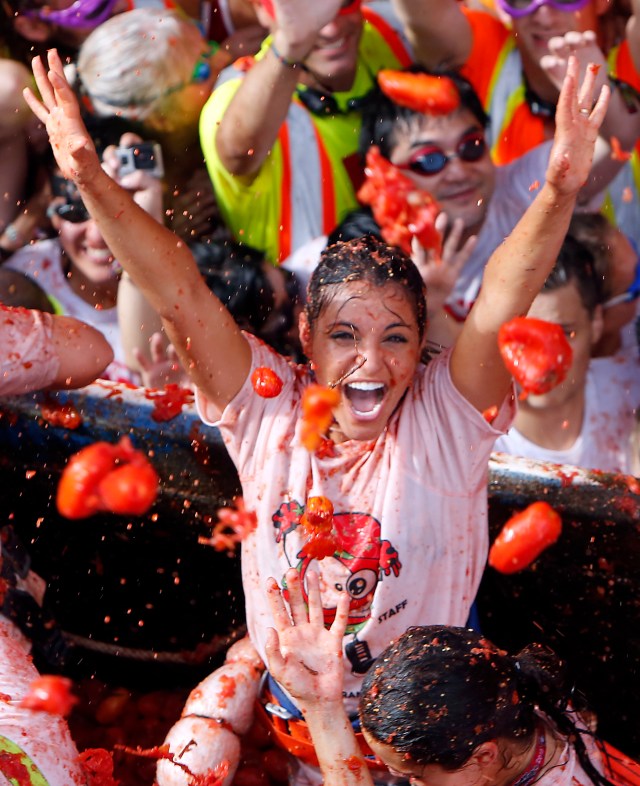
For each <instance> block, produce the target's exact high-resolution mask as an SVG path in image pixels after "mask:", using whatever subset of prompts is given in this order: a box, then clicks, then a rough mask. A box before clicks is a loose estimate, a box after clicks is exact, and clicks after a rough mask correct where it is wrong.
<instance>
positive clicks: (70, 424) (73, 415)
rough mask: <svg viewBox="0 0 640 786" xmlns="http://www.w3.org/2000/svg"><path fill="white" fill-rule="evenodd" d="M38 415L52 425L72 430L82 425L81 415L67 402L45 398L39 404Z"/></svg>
mask: <svg viewBox="0 0 640 786" xmlns="http://www.w3.org/2000/svg"><path fill="white" fill-rule="evenodd" d="M40 415H41V416H42V418H43V419H44V420H46V421H47V423H49V424H50V425H52V426H59V427H61V428H68V429H72V430H73V429H77V428H80V426H81V425H82V415H81V414H80V413H79V412H78V410H77V409H76V408H75V407H74V406H73V404H69V403H66V404H62V403H60V402H59V401H54V400H48V399H47V400H46V401H43V402H42V403H41V404H40Z"/></svg>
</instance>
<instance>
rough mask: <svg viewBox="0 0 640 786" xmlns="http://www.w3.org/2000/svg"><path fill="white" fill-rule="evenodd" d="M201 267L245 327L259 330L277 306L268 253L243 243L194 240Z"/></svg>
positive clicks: (203, 275) (192, 244) (196, 256)
mask: <svg viewBox="0 0 640 786" xmlns="http://www.w3.org/2000/svg"><path fill="white" fill-rule="evenodd" d="M189 248H190V250H191V253H192V254H193V256H194V258H195V260H196V264H197V266H198V270H199V271H200V274H201V275H202V277H203V278H204V280H205V281H206V283H207V286H208V287H209V289H210V290H211V291H212V292H213V293H214V294H215V295H216V297H217V298H218V299H219V300H220V301H221V302H222V303H224V305H225V306H226V307H227V308H228V309H229V311H230V313H231V315H232V316H233V318H234V319H235V320H236V322H238V323H239V324H240V325H241V326H243V327H246V328H247V329H249V330H250V331H252V332H254V333H257V332H259V330H260V328H261V327H262V326H263V325H264V323H265V322H266V320H267V317H268V316H269V313H270V312H271V310H272V309H273V304H274V297H273V290H272V288H271V284H270V283H269V281H268V279H267V277H266V274H265V272H264V270H263V268H262V264H263V262H264V254H262V253H261V252H260V251H257V250H256V249H255V248H251V247H250V246H244V245H241V244H239V243H232V242H228V243H227V242H222V243H215V242H212V243H191V244H190V245H189Z"/></svg>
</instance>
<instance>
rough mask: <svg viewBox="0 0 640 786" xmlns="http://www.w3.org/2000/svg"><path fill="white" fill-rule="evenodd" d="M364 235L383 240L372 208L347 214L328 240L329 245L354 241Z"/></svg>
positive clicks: (363, 208)
mask: <svg viewBox="0 0 640 786" xmlns="http://www.w3.org/2000/svg"><path fill="white" fill-rule="evenodd" d="M364 235H372V236H373V237H376V238H378V240H382V234H381V232H380V227H379V226H378V223H377V221H376V220H375V218H374V217H373V212H372V211H371V208H370V207H361V208H358V209H357V210H352V211H351V212H350V213H347V215H346V216H345V217H344V218H343V219H342V221H341V222H340V223H339V224H338V226H337V227H336V228H335V229H334V230H333V231H332V232H331V234H330V235H329V237H328V238H327V245H328V246H332V245H333V244H334V243H338V242H339V241H340V240H342V241H344V240H354V239H355V238H357V237H363V236H364Z"/></svg>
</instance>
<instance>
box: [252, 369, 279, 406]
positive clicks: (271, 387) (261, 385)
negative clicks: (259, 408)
mask: <svg viewBox="0 0 640 786" xmlns="http://www.w3.org/2000/svg"><path fill="white" fill-rule="evenodd" d="M251 384H252V385H253V389H254V390H255V392H256V393H257V394H258V395H259V396H262V398H275V397H276V396H279V395H280V392H281V391H282V380H281V379H280V377H279V376H278V375H277V374H276V372H275V371H274V370H273V369H272V368H267V366H260V367H259V368H256V369H255V370H254V372H253V374H251Z"/></svg>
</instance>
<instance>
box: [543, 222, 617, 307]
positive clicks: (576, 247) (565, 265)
mask: <svg viewBox="0 0 640 786" xmlns="http://www.w3.org/2000/svg"><path fill="white" fill-rule="evenodd" d="M571 283H573V284H575V285H576V287H577V289H578V292H579V293H580V300H581V301H582V305H583V306H584V307H585V309H586V310H587V311H588V313H589V315H593V312H594V311H595V308H596V306H597V305H598V303H602V300H603V295H602V287H601V282H600V277H599V275H598V271H597V269H596V263H595V259H594V257H593V254H592V253H591V251H590V250H589V249H588V248H587V246H586V245H585V244H584V243H581V242H580V241H579V240H576V238H575V237H572V236H571V235H567V236H566V237H565V239H564V242H563V243H562V247H561V248H560V253H559V254H558V258H557V260H556V263H555V265H554V267H553V270H552V271H551V273H549V276H548V277H547V280H546V281H545V282H544V284H543V286H542V290H541V291H542V292H543V293H544V292H553V291H554V290H556V289H559V288H560V287H563V286H565V285H566V284H571Z"/></svg>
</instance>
